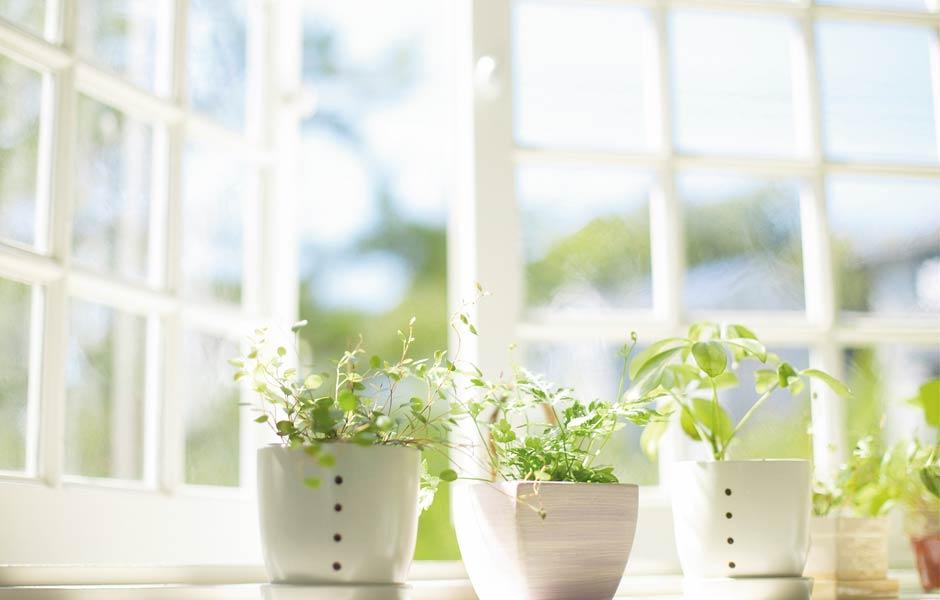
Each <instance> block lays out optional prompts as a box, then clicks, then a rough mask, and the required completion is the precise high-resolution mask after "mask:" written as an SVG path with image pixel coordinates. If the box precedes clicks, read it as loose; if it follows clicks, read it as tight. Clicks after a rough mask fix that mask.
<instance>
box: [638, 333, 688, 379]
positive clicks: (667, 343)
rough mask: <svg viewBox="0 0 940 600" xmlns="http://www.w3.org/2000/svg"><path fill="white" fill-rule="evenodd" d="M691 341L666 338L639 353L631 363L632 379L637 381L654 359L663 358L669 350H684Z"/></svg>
mask: <svg viewBox="0 0 940 600" xmlns="http://www.w3.org/2000/svg"><path fill="white" fill-rule="evenodd" d="M688 343H689V340H686V339H684V338H666V339H664V340H660V341H658V342H655V343H653V344H650V345H649V346H648V347H647V348H646V349H644V350H643V351H642V352H640V353H638V354H637V355H636V356H635V357H633V360H632V361H630V371H629V373H630V379H636V377H637V375H638V374H639V373H640V371H641V370H642V369H643V367H644V366H646V365H647V364H648V363H649V362H650V361H652V360H653V359H654V358H657V357H659V356H661V354H662V353H664V352H665V351H667V350H672V349H674V348H682V347H685V346H687V345H688ZM670 356H671V355H670Z"/></svg>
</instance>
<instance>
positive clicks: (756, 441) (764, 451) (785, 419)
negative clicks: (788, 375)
mask: <svg viewBox="0 0 940 600" xmlns="http://www.w3.org/2000/svg"><path fill="white" fill-rule="evenodd" d="M757 334H758V335H760V332H759V331H758V332H757ZM768 350H770V351H771V352H774V353H776V354H778V355H779V356H780V358H781V360H784V361H786V362H788V363H790V364H792V365H793V366H794V368H796V369H797V370H799V369H805V368H807V367H808V366H809V352H808V351H807V350H806V349H803V348H768ZM758 368H761V365H760V364H759V363H756V362H754V361H748V362H747V363H743V364H742V366H741V368H740V369H739V370H738V371H737V374H738V377H739V379H740V382H741V385H740V386H739V387H737V388H733V389H726V390H723V391H722V392H720V394H721V396H720V397H721V398H722V404H723V405H724V407H725V408H726V409H727V410H728V413H729V414H730V415H731V419H732V421H734V422H735V423H737V422H738V421H740V420H741V418H742V417H743V416H744V415H745V414H746V413H747V411H748V409H750V408H751V406H753V404H754V401H755V400H757V395H756V394H755V392H754V372H755V371H756V370H757V369H758ZM811 421H812V413H811V410H810V393H809V390H808V389H807V390H804V391H803V392H802V393H801V394H799V395H798V396H796V397H794V396H792V395H791V394H790V392H789V391H788V390H777V391H775V392H773V393H772V394H771V395H770V398H769V399H768V400H767V401H766V402H765V403H764V404H763V405H762V406H761V408H760V409H759V410H758V411H757V412H755V413H754V415H753V416H752V417H751V419H750V420H749V421H748V422H747V424H746V425H745V426H744V428H743V429H741V432H740V433H739V434H738V436H737V442H732V445H731V448H730V449H729V458H731V459H733V460H745V459H751V458H811V457H812V454H813V442H812V437H811V436H810V434H809V429H810V423H811Z"/></svg>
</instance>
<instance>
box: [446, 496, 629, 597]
mask: <svg viewBox="0 0 940 600" xmlns="http://www.w3.org/2000/svg"><path fill="white" fill-rule="evenodd" d="M638 493H639V490H638V488H637V486H636V485H632V484H599V483H561V482H544V483H534V482H531V481H511V482H500V483H460V484H457V485H455V486H454V488H453V494H454V526H455V528H456V530H457V542H458V543H459V545H460V554H461V557H462V558H463V563H464V566H465V567H466V569H467V574H468V575H469V576H470V581H471V583H472V584H473V589H474V591H475V592H476V594H477V597H478V598H480V600H507V599H512V600H610V598H612V597H613V596H614V594H615V593H616V591H617V586H618V585H619V583H620V580H621V578H622V577H623V573H624V569H625V568H626V565H627V559H628V558H629V557H630V548H631V547H632V545H633V535H634V533H635V531H636V517H637V506H638ZM539 509H541V510H542V511H544V515H545V518H544V519H543V518H542V517H541V515H540V513H539Z"/></svg>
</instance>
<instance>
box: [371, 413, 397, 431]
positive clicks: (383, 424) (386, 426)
mask: <svg viewBox="0 0 940 600" xmlns="http://www.w3.org/2000/svg"><path fill="white" fill-rule="evenodd" d="M394 425H395V422H394V421H392V419H391V417H389V416H387V415H379V417H378V418H377V419H376V420H375V426H376V427H377V428H378V429H379V431H390V430H391V429H392V427H393V426H394Z"/></svg>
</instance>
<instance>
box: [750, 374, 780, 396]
mask: <svg viewBox="0 0 940 600" xmlns="http://www.w3.org/2000/svg"><path fill="white" fill-rule="evenodd" d="M777 382H778V380H777V372H776V371H774V370H773V369H758V370H757V371H755V372H754V390H755V391H756V392H757V393H758V394H766V393H767V391H768V390H770V388H772V387H773V385H774V384H775V383H777Z"/></svg>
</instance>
